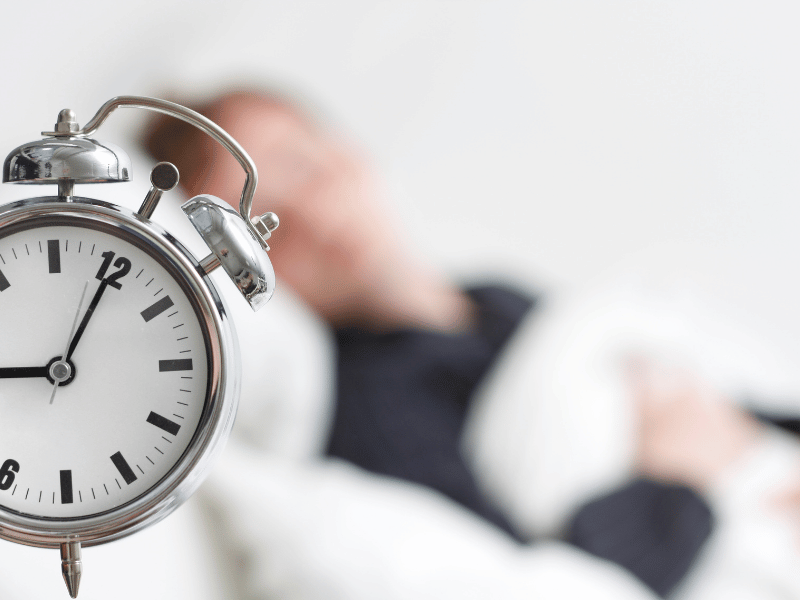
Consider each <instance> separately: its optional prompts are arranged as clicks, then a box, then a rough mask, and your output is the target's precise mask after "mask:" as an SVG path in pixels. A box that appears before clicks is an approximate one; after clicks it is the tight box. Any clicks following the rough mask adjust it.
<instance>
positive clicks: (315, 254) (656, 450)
mask: <svg viewBox="0 0 800 600" xmlns="http://www.w3.org/2000/svg"><path fill="white" fill-rule="evenodd" d="M195 108H196V110H198V112H200V113H202V114H204V115H205V116H207V117H209V118H210V119H211V120H213V121H214V122H216V123H218V124H219V125H220V126H221V127H222V128H223V129H225V130H226V131H228V132H229V133H230V134H231V135H232V136H233V137H234V138H235V139H236V140H237V141H239V143H240V144H241V145H242V146H243V147H244V148H245V150H247V151H248V153H249V154H250V155H251V156H252V158H253V159H254V161H255V163H256V165H257V167H258V170H259V173H260V175H261V177H260V181H259V186H258V189H257V191H256V197H255V199H254V203H253V213H254V214H262V213H264V212H266V211H268V210H269V211H274V212H276V213H277V214H278V215H279V217H280V219H281V225H280V227H279V228H278V230H277V231H276V232H275V233H274V234H273V237H272V240H271V242H270V244H271V246H272V250H271V253H270V254H271V257H272V260H273V264H274V266H275V270H276V274H277V275H278V277H279V279H280V280H281V281H282V282H283V283H285V284H287V285H288V286H290V287H291V288H292V290H293V291H294V292H295V293H296V294H297V295H298V296H299V298H300V299H302V300H303V301H304V302H306V303H307V304H308V305H309V306H310V307H311V308H312V309H313V310H314V311H316V312H317V313H318V314H319V315H320V316H321V317H322V318H323V319H324V320H325V322H327V324H328V325H329V326H330V327H331V328H332V330H333V331H334V335H335V342H336V351H337V367H336V406H335V409H334V418H333V423H332V426H331V431H330V434H329V438H328V440H327V443H326V446H327V454H328V456H331V457H337V458H341V459H344V460H347V461H349V462H351V463H353V464H355V465H357V466H358V467H360V468H363V469H366V470H368V471H370V472H373V473H377V474H379V475H384V476H389V477H394V478H398V479H401V480H405V481H410V482H412V483H414V484H419V485H422V486H426V487H428V488H431V489H433V490H436V491H437V492H439V493H441V494H443V495H444V496H446V497H448V498H450V499H451V500H453V501H455V502H457V503H459V504H461V505H462V506H464V507H466V508H468V509H469V510H471V511H473V512H474V513H475V514H477V515H479V516H480V517H481V518H483V519H485V520H486V521H488V522H490V523H492V524H493V525H494V526H495V527H497V528H499V529H500V530H502V531H503V532H505V534H506V535H508V536H510V537H511V538H513V539H515V540H517V541H518V542H520V543H523V544H527V543H530V542H532V541H533V539H532V537H533V536H531V534H530V531H526V530H525V528H524V527H520V526H519V522H518V521H517V520H515V519H514V518H513V516H512V515H510V514H509V511H508V510H504V509H505V508H506V507H504V506H502V504H503V503H502V502H498V499H497V498H496V497H494V496H493V495H492V494H491V493H490V490H488V489H487V486H486V485H483V484H482V483H481V481H479V477H478V476H477V475H476V473H475V472H474V471H475V469H474V465H471V464H469V462H468V461H467V460H466V459H465V457H464V453H463V451H462V450H463V449H462V437H463V435H464V427H465V422H466V420H467V419H468V416H469V414H470V412H471V411H472V410H474V407H473V406H472V404H473V401H474V397H475V396H476V394H477V393H478V392H479V391H480V390H481V388H482V386H484V385H485V384H486V381H487V379H489V378H490V377H489V376H490V375H491V374H492V373H493V370H497V369H496V368H495V364H496V363H497V362H498V361H499V360H500V357H501V356H503V355H504V354H506V353H508V352H509V350H508V347H509V346H513V344H512V343H511V342H512V341H513V340H514V338H515V337H518V335H517V332H518V330H519V329H520V328H521V327H522V323H523V322H527V321H528V320H530V319H531V318H535V317H536V313H537V311H538V310H539V309H538V305H539V304H540V298H539V297H538V296H534V295H530V294H528V293H525V292H522V291H519V290H516V289H513V288H512V287H509V286H507V285H496V284H493V285H481V286H476V287H469V288H463V287H461V286H459V285H457V284H455V283H454V282H452V281H451V280H450V279H449V278H448V277H446V276H444V275H443V274H442V273H440V272H438V271H437V269H435V268H434V267H433V266H432V265H430V264H428V263H427V262H426V261H425V260H424V259H423V258H421V257H419V256H417V255H415V253H414V252H412V251H411V249H410V247H409V244H407V243H405V241H404V239H403V237H402V234H401V232H400V231H399V230H398V227H397V225H396V223H397V219H395V218H393V217H392V215H391V213H390V211H389V210H388V209H387V207H386V206H385V205H384V204H383V202H382V201H381V198H380V195H379V192H378V191H377V189H378V187H377V185H376V183H375V181H374V177H373V175H372V173H371V172H370V169H369V167H368V164H367V161H366V160H365V159H364V157H362V156H361V155H360V154H359V153H358V152H357V151H356V150H355V149H354V148H352V147H351V146H350V145H348V144H347V143H346V142H345V141H344V140H343V139H341V138H340V137H337V136H336V135H335V134H333V133H331V132H329V131H327V130H326V129H325V128H323V127H322V126H320V125H318V124H317V123H315V122H313V120H312V119H311V118H310V117H309V116H308V115H307V114H306V113H305V112H304V111H303V110H302V109H301V108H300V107H298V106H296V105H295V104H293V103H291V102H289V101H287V100H284V99H282V98H280V97H278V96H275V95H271V94H269V93H265V92H261V91H259V90H245V91H237V92H230V93H226V94H224V95H222V96H220V97H218V98H216V99H214V100H212V101H210V102H208V103H206V104H204V105H202V106H198V107H195ZM145 145H146V147H147V149H148V151H149V152H150V153H151V154H152V155H153V156H154V157H155V158H156V159H157V160H167V161H170V162H172V163H174V164H175V165H176V166H177V167H178V168H179V170H180V173H181V185H182V186H183V188H184V189H185V191H186V193H187V194H188V195H189V196H192V195H195V194H198V193H210V194H213V195H215V196H218V197H220V198H222V199H225V200H227V201H230V202H233V203H236V202H238V198H239V195H240V191H241V189H242V183H243V175H242V174H241V170H240V167H239V166H238V164H237V163H236V162H235V160H234V159H233V158H232V157H231V156H230V155H229V154H228V153H227V152H225V151H224V150H223V149H222V148H221V147H220V146H218V145H217V144H216V143H214V142H212V141H211V140H209V139H208V138H207V137H205V136H204V135H203V134H202V133H200V132H199V131H197V130H195V129H193V128H191V127H190V126H187V125H186V124H184V123H182V122H180V121H177V120H174V119H163V118H162V119H159V120H158V121H156V122H155V124H154V126H153V128H152V129H151V131H150V132H149V133H148V134H147V137H146V139H145ZM623 362H624V363H625V370H626V373H627V375H626V381H627V386H628V387H627V392H628V393H629V394H630V396H631V397H632V398H634V406H635V411H636V415H635V421H636V422H637V431H638V434H637V437H636V440H637V441H636V451H635V458H634V462H633V467H634V472H633V474H632V477H631V478H630V479H629V480H627V481H621V482H619V485H618V486H617V487H616V488H615V489H606V490H603V493H599V494H597V495H596V497H595V498H592V499H589V500H588V501H586V502H584V503H583V504H582V505H581V506H580V507H577V509H576V510H575V511H574V514H573V515H572V517H571V518H570V519H569V521H568V522H567V523H566V524H565V526H564V527H563V529H562V532H561V533H562V536H563V537H564V539H566V540H567V541H569V542H570V543H572V544H573V545H575V546H577V547H578V548H581V549H582V550H585V551H586V552H588V553H590V554H592V555H594V556H596V557H599V558H601V559H603V560H607V561H611V562H614V563H616V564H618V565H620V566H622V567H624V568H625V569H627V570H628V571H629V572H630V573H632V574H633V575H635V576H636V577H637V578H638V579H640V580H641V581H642V582H644V583H645V584H646V585H647V586H648V587H649V588H650V589H652V590H653V591H654V592H655V593H657V594H659V595H661V596H668V595H670V594H671V593H673V592H674V591H675V590H676V588H678V586H679V584H680V583H681V582H682V581H683V580H684V578H685V576H686V574H687V573H689V572H691V570H692V568H693V565H694V564H695V562H696V559H697V558H698V557H699V556H701V555H702V551H703V547H704V544H705V542H706V540H707V539H708V537H709V535H710V534H711V531H712V529H713V527H714V516H713V515H712V511H711V509H710V507H709V500H708V494H709V493H710V491H709V490H710V489H711V488H712V487H713V485H714V482H715V481H717V480H719V478H720V477H722V476H723V474H724V473H726V471H728V470H729V469H730V468H731V466H732V465H734V464H735V463H736V462H737V461H740V460H741V459H742V457H744V456H746V455H747V454H748V453H749V452H752V451H753V448H755V447H757V446H758V445H759V444H760V443H761V442H762V439H763V437H764V435H765V433H764V431H765V429H764V426H763V425H761V424H759V422H758V421H757V420H756V419H755V418H753V417H751V416H750V415H748V414H746V413H745V412H744V411H742V410H740V409H738V408H737V407H735V405H734V404H733V403H731V402H729V401H727V400H726V399H722V398H720V396H721V395H720V394H719V393H717V392H715V391H714V390H713V389H712V388H710V387H709V386H707V385H705V384H704V383H703V382H702V381H701V380H700V379H699V378H698V377H696V376H693V375H691V374H687V373H680V374H678V373H677V372H676V371H674V370H670V369H667V368H666V367H664V366H663V365H661V364H659V362H658V361H657V360H650V359H648V358H647V357H641V356H635V355H633V356H627V357H626V358H625V359H624V361H623ZM588 451H589V452H591V450H588ZM555 458H556V457H553V459H555ZM518 477H519V478H524V477H525V474H524V473H520V474H518ZM489 487H491V486H489ZM265 535H269V534H268V532H266V533H265Z"/></svg>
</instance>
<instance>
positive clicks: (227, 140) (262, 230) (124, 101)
mask: <svg viewBox="0 0 800 600" xmlns="http://www.w3.org/2000/svg"><path fill="white" fill-rule="evenodd" d="M120 107H131V108H143V109H146V110H152V111H155V112H159V113H163V114H165V115H170V116H172V117H176V118H178V119H181V120H182V121H186V122H187V123H189V124H191V125H194V126H195V127H197V128H198V129H200V130H201V131H203V132H204V133H206V134H207V135H209V136H211V137H212V138H214V139H215V140H216V141H218V142H219V143H220V144H222V146H223V147H224V148H225V149H226V150H227V151H228V152H230V153H231V154H232V155H233V157H234V158H235V159H236V160H237V161H238V162H239V164H240V165H241V166H242V168H243V169H244V172H245V175H246V177H245V182H244V189H243V190H242V196H241V199H240V200H239V213H240V214H241V215H242V218H243V219H244V221H245V223H246V224H247V228H248V229H249V230H250V233H252V234H253V236H254V237H255V238H256V239H257V240H258V241H259V242H260V243H261V247H262V248H264V249H265V250H267V249H269V246H267V241H266V238H268V237H269V224H262V223H261V220H260V218H258V217H256V218H255V219H252V220H251V217H250V210H251V208H252V206H253V196H255V193H256V185H258V170H257V169H256V164H255V162H253V159H252V158H250V155H249V154H247V152H245V150H244V148H242V147H241V146H240V145H239V143H238V142H237V141H236V140H235V139H233V138H232V137H231V135H230V134H229V133H228V132H227V131H225V130H224V129H222V127H220V126H219V125H217V124H216V123H214V122H213V121H212V120H210V119H207V118H206V117H204V116H203V115H201V114H200V113H198V112H195V111H193V110H191V109H188V108H186V107H185V106H181V105H180V104H176V103H175V102H169V101H168V100H161V99H159V98H149V97H147V96H117V97H115V98H112V99H111V100H109V101H108V102H106V103H105V104H103V106H101V107H100V109H99V110H98V111H97V113H96V114H95V115H94V116H93V117H92V118H91V119H90V120H89V122H87V123H86V125H84V127H83V129H77V130H75V129H72V130H71V131H70V130H69V129H70V128H69V127H63V129H64V131H43V132H42V135H46V136H55V137H85V136H89V135H92V134H93V133H94V132H95V131H97V130H98V128H99V127H100V126H101V125H102V124H103V123H104V122H105V120H106V119H107V118H108V117H109V115H111V113H112V112H114V110H116V109H117V108H120ZM273 229H274V227H273Z"/></svg>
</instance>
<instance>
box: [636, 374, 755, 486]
mask: <svg viewBox="0 0 800 600" xmlns="http://www.w3.org/2000/svg"><path fill="white" fill-rule="evenodd" d="M629 378H630V385H631V389H632V392H633V395H634V398H635V402H636V406H637V409H638V416H639V425H640V426H639V448H638V457H637V459H638V460H637V463H638V464H637V466H638V469H639V470H640V472H641V473H642V474H644V475H646V476H649V477H652V478H654V479H658V480H661V481H668V482H672V483H683V484H687V485H690V486H692V487H694V488H695V489H697V490H704V489H706V488H707V487H708V486H709V485H710V484H711V483H712V482H713V481H714V479H715V478H717V477H718V476H719V475H721V473H722V472H723V471H724V470H725V469H726V468H727V467H728V466H730V465H731V464H732V463H733V462H734V461H735V460H736V459H737V458H739V457H740V456H741V455H742V454H743V453H744V452H746V451H747V450H748V449H749V448H750V447H751V446H752V445H753V444H755V442H756V440H757V439H758V437H759V435H760V432H761V425H760V424H759V423H758V422H757V421H756V420H755V419H753V418H752V417H750V416H748V415H747V414H746V413H744V412H743V411H742V410H741V409H739V408H738V407H736V406H735V405H733V404H732V403H731V402H730V401H729V400H728V399H727V398H725V397H724V396H722V395H720V394H719V393H717V392H716V391H714V390H713V389H711V388H710V387H709V386H707V385H705V384H704V383H703V382H701V381H700V380H699V379H698V378H697V377H695V376H693V375H690V374H688V373H686V372H682V371H680V370H678V369H670V368H667V367H665V366H663V365H659V364H656V363H653V362H649V361H647V360H642V359H636V360H633V361H631V363H630V365H629Z"/></svg>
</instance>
